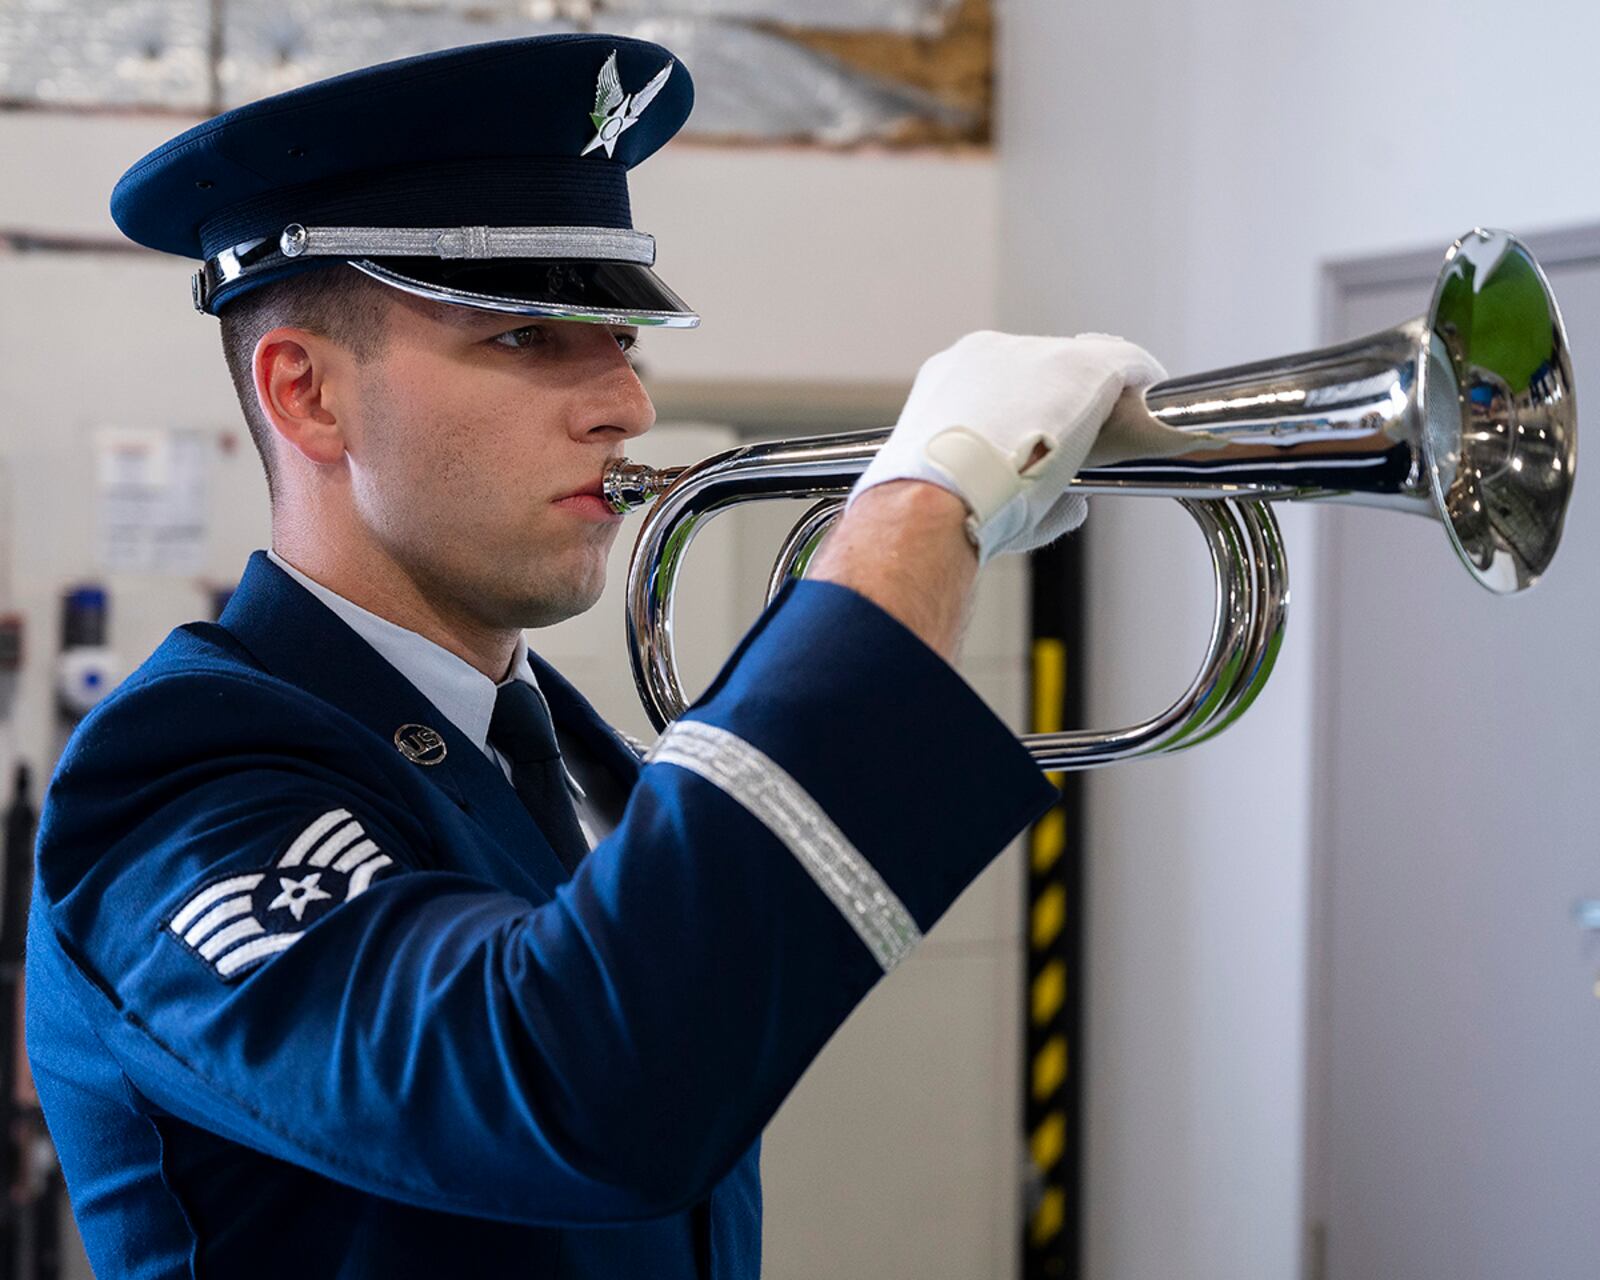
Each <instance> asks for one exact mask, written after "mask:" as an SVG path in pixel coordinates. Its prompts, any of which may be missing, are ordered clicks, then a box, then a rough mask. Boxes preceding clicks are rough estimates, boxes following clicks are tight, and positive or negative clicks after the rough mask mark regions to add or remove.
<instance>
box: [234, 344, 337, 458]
mask: <svg viewBox="0 0 1600 1280" xmlns="http://www.w3.org/2000/svg"><path fill="white" fill-rule="evenodd" d="M339 354H340V352H339V349H338V348H337V347H336V346H335V344H333V343H332V342H330V341H329V340H328V339H326V338H323V337H320V336H319V335H317V334H314V333H310V332H308V331H306V330H305V329H291V328H277V329H272V330H269V331H268V332H267V333H264V334H262V335H261V340H260V341H259V342H257V343H256V349H255V355H254V357H253V359H252V365H251V368H252V374H253V376H254V379H255V389H256V399H257V401H259V402H260V405H261V412H262V413H263V414H264V415H265V416H266V419H267V421H268V422H270V423H271V424H272V427H273V430H275V431H276V432H277V433H278V435H280V436H281V437H282V438H283V439H284V440H286V441H287V442H288V443H289V444H290V446H292V447H293V448H295V449H297V450H299V452H300V453H301V454H303V455H304V456H305V457H307V458H309V459H310V460H311V461H312V462H320V463H334V462H338V461H339V460H340V459H341V458H343V457H344V454H345V446H346V443H347V441H346V439H345V435H344V431H343V429H342V427H341V425H340V422H339V419H338V416H337V415H336V414H335V413H334V412H333V410H332V408H331V406H330V404H329V397H328V395H327V387H326V380H327V377H328V374H329V372H330V371H331V370H332V369H334V368H336V367H337V366H338V365H339V361H338V355H339Z"/></svg>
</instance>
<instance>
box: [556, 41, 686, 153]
mask: <svg viewBox="0 0 1600 1280" xmlns="http://www.w3.org/2000/svg"><path fill="white" fill-rule="evenodd" d="M676 65H677V64H676V63H674V62H671V61H669V62H668V63H667V65H666V66H664V67H662V68H661V70H660V71H658V72H656V74H655V76H654V77H653V78H652V79H651V81H650V83H649V84H647V85H645V87H644V88H642V89H640V90H639V92H638V93H633V94H628V93H624V92H623V91H622V75H621V73H620V72H619V71H618V70H617V51H616V50H615V49H613V50H612V51H611V56H610V57H609V58H607V59H606V61H605V65H604V66H603V67H601V68H600V82H599V84H598V85H596V86H595V93H594V110H593V111H591V112H590V113H589V119H590V120H592V121H594V137H592V138H590V139H589V144H588V145H587V146H586V147H584V149H583V150H582V151H580V152H579V153H578V154H579V155H584V156H586V155H588V154H589V153H590V152H591V151H594V150H595V149H596V148H599V147H604V148H605V149H606V155H607V156H608V157H609V156H610V155H611V153H612V152H613V151H614V150H615V149H616V146H617V139H618V138H620V137H621V136H622V135H623V134H624V133H626V132H627V131H628V130H629V129H631V128H633V126H634V125H636V124H638V123H639V117H640V116H642V115H643V114H644V109H645V108H646V107H648V106H649V105H650V104H651V103H652V102H653V101H655V96H656V94H658V93H660V92H661V90H662V87H663V86H664V85H665V84H666V83H667V77H668V76H670V75H671V74H672V68H673V67H674V66H676Z"/></svg>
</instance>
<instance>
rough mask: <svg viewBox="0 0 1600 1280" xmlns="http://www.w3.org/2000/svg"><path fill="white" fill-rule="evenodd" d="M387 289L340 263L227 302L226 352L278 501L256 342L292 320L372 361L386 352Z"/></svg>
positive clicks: (269, 489)
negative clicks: (258, 379) (259, 392)
mask: <svg viewBox="0 0 1600 1280" xmlns="http://www.w3.org/2000/svg"><path fill="white" fill-rule="evenodd" d="M388 293H389V287H388V286H387V285H383V284H379V283H378V282H377V281H376V280H374V279H372V277H371V276H368V275H365V274H363V273H362V272H360V271H357V270H356V269H355V268H354V267H352V266H350V265H349V264H348V263H343V262H341V263H337V264H335V265H332V266H329V267H324V268H321V269H318V270H315V271H303V272H301V273H300V274H298V275H293V276H289V277H287V278H286V279H283V280H275V281H273V282H272V283H271V284H264V285H260V286H258V287H257V288H255V289H252V290H250V292H249V293H246V294H245V295H244V296H243V297H240V298H236V299H234V301H232V302H230V303H228V304H227V305H226V306H225V307H223V308H222V310H221V312H220V313H219V314H218V317H217V318H218V319H219V320H220V321H221V328H222V354H223V356H224V357H225V358H226V359H227V362H228V373H229V374H230V375H231V376H232V378H233V389H234V391H235V393H236V394H237V395H238V397H239V407H240V408H241V409H242V410H243V411H244V420H245V424H246V425H247V426H248V427H249V428H250V439H251V440H252V441H254V442H255V446H256V452H257V453H258V454H260V455H261V469H262V470H263V471H264V472H265V473H266V477H267V495H268V497H269V498H271V499H272V501H274V502H276V501H277V496H278V481H277V476H276V474H275V472H274V470H273V452H272V448H273V446H272V436H273V430H272V424H271V423H270V422H268V421H267V419H266V416H265V415H264V414H263V413H262V412H261V405H260V402H259V401H257V399H256V390H255V377H254V373H253V371H252V368H251V366H252V363H253V361H254V358H255V350H256V344H257V343H258V342H260V341H261V337H262V335H263V334H266V333H270V332H271V331H272V330H273V329H276V328H278V327H280V326H283V325H287V326H291V327H293V328H296V329H305V330H308V331H309V332H311V333H315V334H317V335H318V336H320V337H323V338H327V339H328V340H329V341H331V342H337V343H338V344H339V345H340V346H342V347H344V348H345V349H346V350H347V351H349V352H350V353H351V354H352V355H354V356H355V358H356V359H357V360H359V361H363V362H364V361H367V360H371V359H372V358H373V357H375V356H377V355H379V354H381V352H382V351H383V343H384V338H385V323H384V321H385V317H386V315H387V314H388V308H387V303H388V296H387V295H388Z"/></svg>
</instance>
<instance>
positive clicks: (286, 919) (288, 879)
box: [163, 809, 394, 978]
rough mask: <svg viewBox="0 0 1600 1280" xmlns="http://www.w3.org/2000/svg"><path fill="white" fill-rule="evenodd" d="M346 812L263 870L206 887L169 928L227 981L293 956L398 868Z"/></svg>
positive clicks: (320, 824)
mask: <svg viewBox="0 0 1600 1280" xmlns="http://www.w3.org/2000/svg"><path fill="white" fill-rule="evenodd" d="M393 861H394V860H393V859H392V858H390V857H389V856H388V855H387V854H384V853H382V852H380V851H379V849H378V846H377V845H376V844H374V843H373V842H372V841H371V840H370V839H368V838H367V833H366V831H365V830H364V829H363V828H362V826H361V823H360V822H358V821H357V820H356V819H355V818H353V817H351V816H350V812H349V810H347V809H330V810H329V811H328V812H327V813H324V814H322V815H321V816H320V817H318V818H317V819H316V820H315V821H314V822H312V823H311V824H310V825H309V826H307V827H306V828H305V829H304V830H302V831H301V832H300V833H299V834H298V835H297V836H295V838H294V841H293V842H292V843H291V844H290V845H289V847H288V848H287V849H286V850H284V852H283V854H282V855H281V856H280V857H279V858H278V860H277V861H276V862H275V863H273V864H272V866H271V867H269V868H267V869H266V870H264V871H253V872H249V873H247V874H244V875H233V876H225V877H223V878H222V879H219V880H213V881H211V882H210V883H208V884H206V885H203V886H201V888H199V889H197V890H196V891H195V892H194V893H192V894H191V895H190V896H189V897H188V898H187V899H186V900H185V901H184V902H183V905H182V906H180V907H179V908H178V910H177V911H176V912H175V913H174V914H173V917H172V919H170V920H169V921H167V923H166V925H165V926H163V927H164V928H165V929H166V930H167V931H168V932H169V933H171V934H172V936H173V937H175V938H177V939H178V940H179V941H180V942H182V943H183V944H184V946H186V947H188V948H189V949H190V950H191V951H193V952H194V953H195V954H196V955H198V956H199V957H200V958H201V959H202V960H204V961H205V962H206V963H207V964H208V965H210V966H211V967H212V969H214V970H215V971H216V973H217V976H218V977H220V978H234V977H237V976H238V975H239V974H242V973H244V972H245V971H246V970H248V969H250V968H253V967H254V966H255V965H258V964H260V963H261V962H262V961H263V960H266V959H267V958H268V957H269V956H275V955H277V954H278V953H279V952H280V951H287V950H288V949H289V948H290V947H292V946H293V945H294V944H295V943H296V942H298V941H299V940H300V937H301V935H302V934H304V933H305V931H306V929H308V928H310V927H311V925H313V924H315V923H316V922H317V921H318V920H319V919H321V918H322V917H323V916H324V915H326V914H327V913H328V912H329V911H332V910H333V909H334V908H335V907H337V906H339V905H340V904H341V903H345V902H349V901H350V900H351V899H352V898H355V897H358V896H360V895H361V894H362V893H365V892H366V890H367V888H368V886H369V885H371V884H372V880H373V877H374V876H376V875H377V874H378V873H379V872H381V871H382V870H383V869H384V868H385V867H387V866H390V865H391V864H392V863H393Z"/></svg>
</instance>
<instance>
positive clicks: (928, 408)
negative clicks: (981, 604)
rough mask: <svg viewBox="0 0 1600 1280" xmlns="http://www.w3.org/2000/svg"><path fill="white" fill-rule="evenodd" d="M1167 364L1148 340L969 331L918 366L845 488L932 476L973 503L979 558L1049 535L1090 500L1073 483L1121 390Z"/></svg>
mask: <svg viewBox="0 0 1600 1280" xmlns="http://www.w3.org/2000/svg"><path fill="white" fill-rule="evenodd" d="M1166 376H1167V373H1166V370H1165V369H1163V368H1162V367H1161V365H1160V364H1158V363H1157V362H1156V359H1155V357H1154V356H1152V355H1151V354H1150V353H1149V352H1148V351H1145V350H1144V349H1142V348H1140V347H1136V346H1134V344H1133V343H1131V342H1125V341H1124V340H1123V339H1121V338H1114V337H1111V336H1110V335H1108V334H1103V333H1085V334H1079V335H1078V336H1077V337H1075V338H1035V337H1020V336H1017V335H1014V334H1007V333H994V332H991V331H987V330H986V331H983V332H980V333H969V334H968V335H967V336H966V337H964V338H962V339H961V340H960V341H959V342H957V343H956V344H955V345H954V346H952V347H949V348H947V349H946V350H944V351H941V352H940V353H939V354H938V355H936V356H933V357H932V358H931V359H929V360H928V361H927V362H926V363H925V364H924V365H923V366H922V368H921V369H920V370H919V371H918V372H917V378H916V382H915V383H914V384H913V385H912V388H911V395H910V397H909V398H908V399H907V400H906V404H905V408H904V409H902V410H901V411H900V420H899V422H897V423H896V424H895V428H894V431H893V432H892V433H891V434H890V436H889V439H888V440H887V441H886V442H885V444H884V446H883V448H881V449H880V450H879V451H878V453H877V455H876V456H875V457H874V458H873V460H872V462H871V463H870V464H869V465H868V467H867V469H866V471H865V472H863V473H862V475H861V478H860V479H859V480H858V481H857V482H856V485H855V488H853V489H852V490H851V492H850V500H851V501H854V500H855V498H856V497H857V496H858V495H859V494H861V493H862V492H863V491H865V490H866V489H869V488H871V487H872V486H873V485H875V484H882V483H883V482H885V481H887V480H907V479H913V480H927V481H930V482H932V483H933V484H937V485H939V486H941V487H942V488H945V489H949V490H950V491H951V492H952V493H954V494H955V495H956V496H957V497H959V498H961V499H962V501H964V502H965V503H966V504H967V508H968V510H970V511H971V513H972V514H971V516H969V518H968V520H967V529H968V532H969V533H971V534H972V536H973V540H974V542H975V543H976V544H977V548H978V560H979V563H983V562H985V561H987V560H989V559H990V558H992V557H993V556H996V555H998V554H999V553H1000V552H1002V551H1029V550H1032V549H1033V548H1034V547H1041V546H1044V545H1045V544H1046V543H1048V542H1051V541H1054V540H1055V539H1056V538H1058V537H1060V536H1061V535H1062V534H1064V533H1067V532H1069V531H1071V530H1072V529H1075V528H1077V527H1078V525H1080V524H1082V523H1083V519H1084V516H1085V515H1086V514H1087V503H1086V500H1085V499H1084V498H1083V497H1082V496H1081V495H1079V494H1075V493H1071V492H1068V491H1067V489H1066V484H1067V482H1068V481H1069V480H1071V479H1072V477H1073V476H1075V475H1076V474H1077V473H1078V470H1079V468H1081V467H1082V466H1083V464H1084V460H1085V459H1086V458H1087V457H1088V455H1089V450H1090V448H1091V447H1092V446H1093V445H1094V443H1095V438H1096V436H1097V435H1098V434H1099V432H1100V428H1101V426H1102V424H1104V422H1105V421H1106V419H1107V417H1108V416H1109V415H1110V414H1111V412H1112V409H1113V406H1115V405H1116V404H1117V400H1118V397H1119V396H1121V395H1122V394H1123V392H1124V391H1125V390H1127V389H1130V388H1133V389H1138V388H1143V387H1147V386H1150V385H1151V384H1152V383H1156V382H1159V381H1161V380H1162V379H1163V378H1165V377H1166ZM1133 398H1134V397H1129V399H1130V400H1131V399H1133ZM1128 411H1129V412H1130V413H1132V414H1134V415H1136V416H1142V417H1143V418H1144V419H1145V420H1146V422H1147V423H1148V424H1149V425H1150V426H1153V427H1154V428H1155V429H1156V430H1157V431H1158V432H1160V431H1168V430H1169V429H1168V428H1165V427H1161V426H1160V424H1159V423H1156V422H1155V421H1154V419H1151V418H1149V415H1148V414H1146V413H1143V410H1142V400H1141V403H1140V405H1139V406H1138V408H1137V409H1135V408H1133V407H1132V406H1129V407H1128ZM1170 434H1172V435H1174V436H1177V437H1178V438H1179V439H1180V440H1182V436H1181V435H1180V433H1177V432H1171V433H1170ZM1041 447H1042V448H1043V449H1044V450H1045V452H1044V454H1043V456H1042V457H1040V458H1038V459H1037V460H1035V461H1034V462H1032V463H1031V464H1030V462H1029V459H1030V458H1032V457H1033V455H1034V453H1035V451H1036V449H1039V448H1041Z"/></svg>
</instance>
